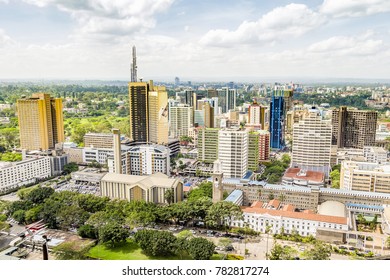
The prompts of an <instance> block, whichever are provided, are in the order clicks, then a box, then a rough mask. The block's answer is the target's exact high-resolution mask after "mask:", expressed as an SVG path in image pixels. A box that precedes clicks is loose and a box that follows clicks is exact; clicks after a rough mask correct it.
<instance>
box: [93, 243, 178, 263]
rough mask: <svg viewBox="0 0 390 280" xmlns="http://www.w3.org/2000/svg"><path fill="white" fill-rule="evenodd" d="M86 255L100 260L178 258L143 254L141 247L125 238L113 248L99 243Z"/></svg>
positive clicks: (175, 258)
mask: <svg viewBox="0 0 390 280" xmlns="http://www.w3.org/2000/svg"><path fill="white" fill-rule="evenodd" d="M87 256H88V257H91V258H94V259H101V260H178V259H179V257H178V256H171V257H149V256H147V255H145V254H144V253H143V252H142V250H141V248H140V247H139V246H138V244H136V243H135V242H134V241H133V240H131V239H127V240H126V242H125V243H123V244H120V245H118V246H116V247H114V248H110V247H108V246H106V245H105V244H99V245H96V246H94V247H92V248H91V249H90V250H89V251H88V253H87Z"/></svg>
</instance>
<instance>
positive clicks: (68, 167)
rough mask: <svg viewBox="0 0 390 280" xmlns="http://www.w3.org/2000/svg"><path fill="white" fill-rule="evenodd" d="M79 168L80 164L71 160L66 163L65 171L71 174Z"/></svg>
mask: <svg viewBox="0 0 390 280" xmlns="http://www.w3.org/2000/svg"><path fill="white" fill-rule="evenodd" d="M78 170H79V166H78V165H77V164H76V163H74V162H70V163H67V164H65V165H64V172H65V173H66V174H70V173H72V172H75V171H78Z"/></svg>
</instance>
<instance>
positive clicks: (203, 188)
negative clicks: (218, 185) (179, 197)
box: [188, 182, 213, 201]
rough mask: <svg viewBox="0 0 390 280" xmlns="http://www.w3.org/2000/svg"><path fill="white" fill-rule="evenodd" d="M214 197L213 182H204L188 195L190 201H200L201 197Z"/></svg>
mask: <svg viewBox="0 0 390 280" xmlns="http://www.w3.org/2000/svg"><path fill="white" fill-rule="evenodd" d="M204 196H205V197H209V198H212V197H213V183H212V182H202V183H200V185H199V187H197V188H195V189H193V190H192V191H190V193H189V194H188V201H194V200H198V199H199V198H201V197H204Z"/></svg>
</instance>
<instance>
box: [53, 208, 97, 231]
mask: <svg viewBox="0 0 390 280" xmlns="http://www.w3.org/2000/svg"><path fill="white" fill-rule="evenodd" d="M89 216H90V214H89V213H88V212H86V211H84V210H83V209H81V208H80V207H79V206H78V205H70V206H67V207H61V209H60V210H59V211H58V212H57V213H56V218H57V222H58V226H59V227H60V228H61V229H64V230H67V229H70V228H78V227H80V226H82V225H83V224H84V223H85V222H86V221H87V220H88V218H89Z"/></svg>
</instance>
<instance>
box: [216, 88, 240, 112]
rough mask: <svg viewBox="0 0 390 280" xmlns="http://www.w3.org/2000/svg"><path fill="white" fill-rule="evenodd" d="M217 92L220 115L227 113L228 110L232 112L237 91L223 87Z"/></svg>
mask: <svg viewBox="0 0 390 280" xmlns="http://www.w3.org/2000/svg"><path fill="white" fill-rule="evenodd" d="M217 92H218V101H219V106H221V110H222V113H227V112H229V110H234V109H235V108H236V95H237V91H236V90H235V89H230V88H228V87H223V88H221V89H217Z"/></svg>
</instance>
